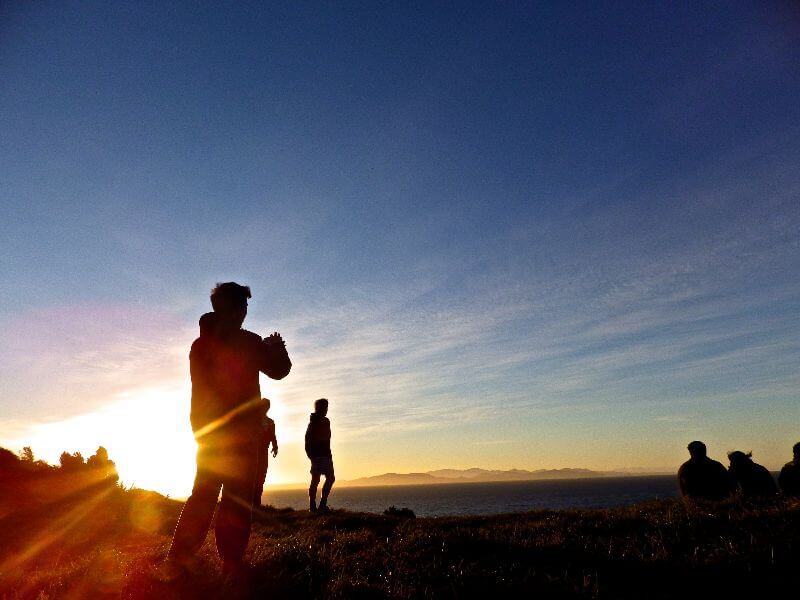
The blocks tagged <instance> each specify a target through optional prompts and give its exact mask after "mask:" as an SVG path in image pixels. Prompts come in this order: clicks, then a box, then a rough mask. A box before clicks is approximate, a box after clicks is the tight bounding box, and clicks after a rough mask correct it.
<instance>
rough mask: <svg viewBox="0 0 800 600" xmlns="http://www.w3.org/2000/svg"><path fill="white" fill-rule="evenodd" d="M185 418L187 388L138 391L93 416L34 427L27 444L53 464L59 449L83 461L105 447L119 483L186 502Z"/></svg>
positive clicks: (190, 462) (190, 446) (191, 457)
mask: <svg viewBox="0 0 800 600" xmlns="http://www.w3.org/2000/svg"><path fill="white" fill-rule="evenodd" d="M188 416H189V389H188V386H171V387H161V388H151V389H146V390H137V391H135V392H128V393H125V394H122V395H120V396H119V397H118V399H117V400H116V401H114V402H112V403H110V404H108V405H107V406H105V407H103V408H101V409H98V410H96V411H94V412H91V413H88V414H85V415H80V416H77V417H73V418H70V419H66V420H64V421H59V422H55V423H47V424H41V425H37V426H35V428H34V431H33V432H32V435H31V436H29V438H28V441H26V444H27V445H30V446H31V447H32V448H33V450H34V452H35V454H36V455H37V456H39V457H40V458H44V459H45V460H47V461H48V462H53V463H57V462H58V458H59V456H60V454H61V452H63V451H64V450H67V451H70V452H74V451H79V452H81V453H83V455H84V457H85V458H86V457H88V456H89V455H91V454H92V453H93V452H94V451H95V450H96V449H97V446H105V448H106V449H107V450H108V454H109V456H110V458H111V459H112V460H113V461H114V462H115V463H116V465H117V470H118V471H119V475H120V480H121V481H122V483H123V484H125V485H132V486H135V487H138V488H143V489H149V490H155V491H157V492H160V493H162V494H168V495H170V496H173V497H186V496H187V495H188V494H189V492H190V491H191V488H192V480H193V478H194V472H195V452H196V449H197V445H196V443H195V441H194V437H193V436H192V432H191V429H190V428H189V422H188V421H189V419H188Z"/></svg>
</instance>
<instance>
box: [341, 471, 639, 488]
mask: <svg viewBox="0 0 800 600" xmlns="http://www.w3.org/2000/svg"><path fill="white" fill-rule="evenodd" d="M625 475H629V473H617V472H612V471H591V470H589V469H538V470H536V471H525V470H523V469H510V470H508V471H497V470H489V469H478V468H472V469H438V470H436V471H426V472H424V473H384V474H383V475H374V476H372V477H359V478H358V479H352V480H350V481H342V482H341V484H342V485H349V486H363V485H424V484H432V483H472V482H490V481H535V480H541V479H586V478H590V477H619V476H625ZM337 485H339V484H338V483H337Z"/></svg>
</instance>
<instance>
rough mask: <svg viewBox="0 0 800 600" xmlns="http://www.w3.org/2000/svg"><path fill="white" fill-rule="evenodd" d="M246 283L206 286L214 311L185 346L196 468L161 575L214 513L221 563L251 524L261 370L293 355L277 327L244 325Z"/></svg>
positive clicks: (232, 564) (179, 560) (275, 374)
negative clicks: (261, 329) (261, 332)
mask: <svg viewBox="0 0 800 600" xmlns="http://www.w3.org/2000/svg"><path fill="white" fill-rule="evenodd" d="M250 297H251V296H250V288H248V287H247V286H243V285H239V284H237V283H234V282H229V283H221V284H217V286H216V287H215V288H214V289H213V290H212V291H211V305H212V307H213V308H214V312H213V313H208V314H205V315H203V317H201V319H200V337H198V338H197V339H196V340H195V341H194V343H193V344H192V348H191V351H190V353H189V370H190V375H191V380H192V400H191V412H190V417H189V418H190V422H191V426H192V431H193V432H194V435H195V439H196V440H197V473H196V476H195V480H194V486H193V487H192V493H191V496H189V498H188V500H187V501H186V504H184V507H183V511H182V512H181V515H180V518H179V519H178V523H177V525H176V526H175V533H174V535H173V538H172V545H171V546H170V549H169V552H168V554H167V562H166V563H165V573H164V574H165V576H167V577H171V576H172V574H175V573H176V572H179V571H180V570H181V569H182V568H183V567H184V566H185V565H188V564H190V561H191V559H192V557H193V556H194V555H195V554H196V553H197V551H198V550H199V549H200V546H201V545H202V544H203V541H204V540H205V537H206V533H207V532H208V528H209V526H210V524H211V520H212V518H213V516H214V509H215V507H216V505H217V498H218V496H219V493H220V489H221V490H222V500H221V502H220V505H219V510H218V511H217V517H216V522H215V537H216V543H217V551H218V552H219V555H220V558H222V560H223V563H224V566H225V568H226V569H229V570H238V569H240V568H241V565H242V556H243V555H244V551H245V548H246V547H247V541H248V538H249V536H250V526H251V517H252V506H253V488H254V486H255V477H256V469H257V462H258V445H259V442H260V438H261V435H262V426H261V419H260V417H261V414H260V411H259V408H260V407H261V406H262V403H261V390H260V387H259V381H258V377H259V372H261V373H265V374H266V375H267V376H268V377H271V378H272V379H282V378H284V377H286V375H288V374H289V371H290V370H291V367H292V363H291V361H290V360H289V355H288V354H287V352H286V347H285V345H284V343H283V339H282V338H281V336H280V335H279V334H278V333H277V332H276V333H273V334H272V335H271V336H269V337H267V338H265V339H262V338H261V337H260V336H258V335H257V334H255V333H251V332H250V331H246V330H244V329H242V323H243V322H244V319H245V317H246V316H247V300H248V298H250Z"/></svg>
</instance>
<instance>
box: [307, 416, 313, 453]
mask: <svg viewBox="0 0 800 600" xmlns="http://www.w3.org/2000/svg"><path fill="white" fill-rule="evenodd" d="M311 427H312V425H311V423H309V424H308V427H306V456H307V457H308V458H311V441H312V436H313V435H314V434H313V431H312V430H311Z"/></svg>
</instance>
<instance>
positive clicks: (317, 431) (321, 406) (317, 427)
mask: <svg viewBox="0 0 800 600" xmlns="http://www.w3.org/2000/svg"><path fill="white" fill-rule="evenodd" d="M327 414H328V401H327V400H326V399H325V398H320V399H319V400H316V401H315V402H314V412H313V413H311V418H310V419H309V422H308V428H307V429H306V456H308V458H309V459H310V460H311V485H310V486H309V487H308V508H309V510H310V511H312V512H314V511H316V510H317V486H318V485H319V479H320V477H321V476H323V475H324V476H325V483H324V484H323V485H322V496H321V497H320V500H319V510H320V511H321V512H327V511H328V510H330V509H329V508H328V496H329V495H330V493H331V488H332V487H333V482H334V481H336V477H335V476H334V474H333V455H332V454H331V422H330V420H329V419H328V417H327V416H326V415H327Z"/></svg>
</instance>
